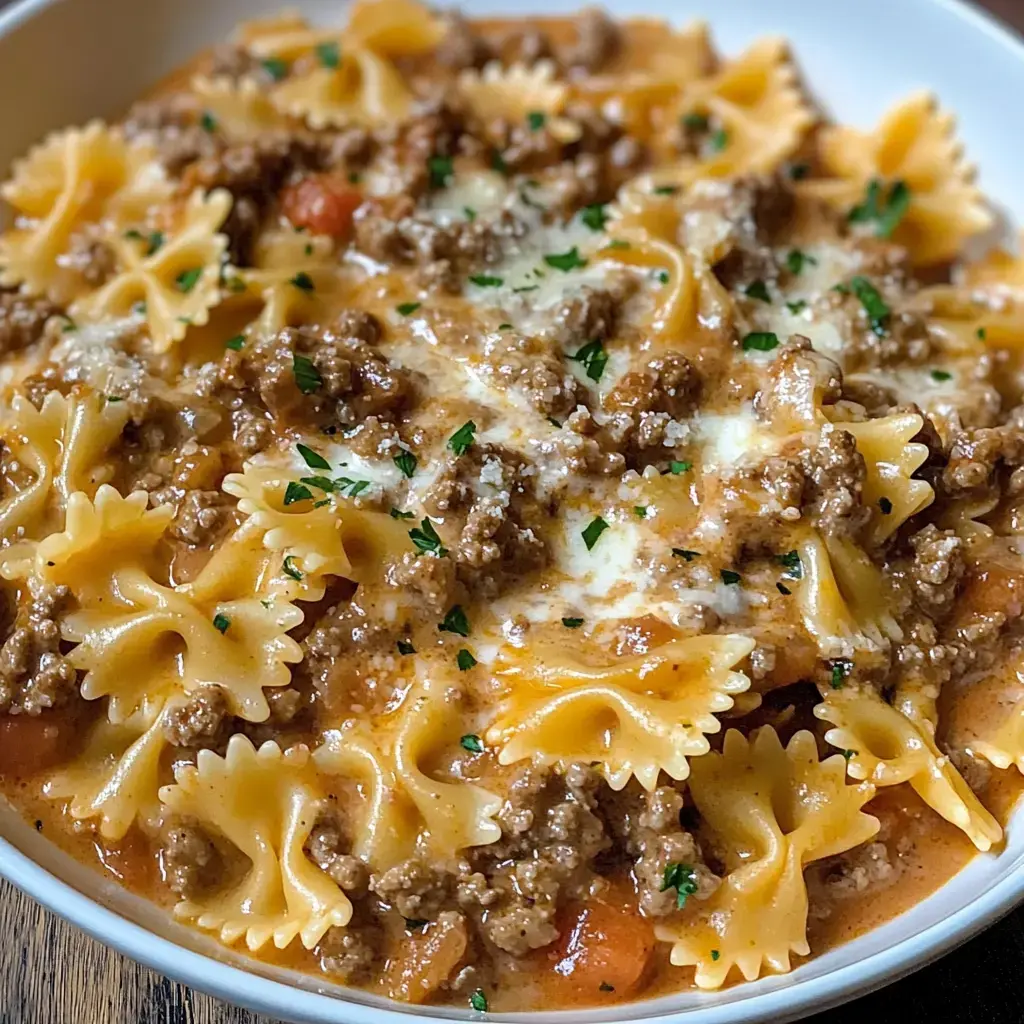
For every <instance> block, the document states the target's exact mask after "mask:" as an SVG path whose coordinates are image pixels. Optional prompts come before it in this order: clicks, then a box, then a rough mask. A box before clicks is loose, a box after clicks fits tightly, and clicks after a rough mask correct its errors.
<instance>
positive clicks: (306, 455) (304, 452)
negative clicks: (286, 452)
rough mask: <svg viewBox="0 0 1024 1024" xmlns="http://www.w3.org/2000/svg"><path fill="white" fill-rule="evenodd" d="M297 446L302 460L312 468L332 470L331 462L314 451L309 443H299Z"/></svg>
mask: <svg viewBox="0 0 1024 1024" xmlns="http://www.w3.org/2000/svg"><path fill="white" fill-rule="evenodd" d="M295 448H296V449H297V451H298V453H299V454H300V455H301V456H302V461H303V462H305V464H306V465H307V466H309V468H310V469H326V470H327V471H328V472H330V470H331V464H330V463H329V462H328V461H327V460H326V459H325V458H324V457H323V456H322V455H321V454H320V453H319V452H315V451H313V449H312V448H310V447H309V445H305V444H297V445H296V446H295Z"/></svg>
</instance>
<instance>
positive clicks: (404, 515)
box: [391, 507, 416, 519]
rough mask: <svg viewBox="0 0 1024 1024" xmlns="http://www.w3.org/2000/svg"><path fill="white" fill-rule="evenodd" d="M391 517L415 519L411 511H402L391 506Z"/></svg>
mask: <svg viewBox="0 0 1024 1024" xmlns="http://www.w3.org/2000/svg"><path fill="white" fill-rule="evenodd" d="M391 518H392V519H415V518H416V517H415V516H414V515H413V514H412V513H411V512H403V511H402V510H401V509H397V508H394V507H392V509H391Z"/></svg>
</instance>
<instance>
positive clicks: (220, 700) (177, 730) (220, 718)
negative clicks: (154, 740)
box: [163, 686, 232, 750]
mask: <svg viewBox="0 0 1024 1024" xmlns="http://www.w3.org/2000/svg"><path fill="white" fill-rule="evenodd" d="M231 721H232V718H231V715H230V714H229V710H228V701H227V698H226V697H225V695H224V691H223V690H222V689H221V688H220V687H219V686H201V687H199V689H197V690H194V691H193V692H192V693H191V694H189V697H188V700H186V701H185V703H183V704H179V705H177V706H176V707H172V708H171V709H170V710H169V711H168V712H167V715H166V716H165V717H164V722H163V732H164V736H165V737H166V739H167V742H168V743H170V744H172V745H173V746H175V747H189V748H191V749H193V750H196V749H203V748H210V747H218V746H220V745H221V744H222V743H224V742H225V740H226V738H227V736H226V733H227V732H228V731H229V730H230V726H231Z"/></svg>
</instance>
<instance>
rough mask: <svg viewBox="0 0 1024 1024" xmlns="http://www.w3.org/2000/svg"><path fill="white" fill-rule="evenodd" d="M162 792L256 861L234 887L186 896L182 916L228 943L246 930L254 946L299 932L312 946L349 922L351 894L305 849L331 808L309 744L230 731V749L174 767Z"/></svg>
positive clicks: (178, 910)
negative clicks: (286, 746) (284, 746)
mask: <svg viewBox="0 0 1024 1024" xmlns="http://www.w3.org/2000/svg"><path fill="white" fill-rule="evenodd" d="M160 800H161V802H162V803H163V805H164V807H165V808H166V809H167V810H169V811H171V812H173V813H174V814H178V815H181V816H183V817H186V818H188V819H190V820H192V821H195V822H198V823H199V824H200V825H201V826H202V827H203V828H205V829H206V830H208V831H209V832H211V833H213V834H214V835H217V836H220V837H222V838H223V839H225V840H227V841H228V842H229V843H231V845H232V846H234V847H235V848H236V849H237V850H238V851H239V852H240V853H242V854H244V855H245V856H246V857H247V858H248V859H249V862H250V866H249V869H248V870H247V871H246V873H245V876H244V877H243V878H242V879H241V881H239V882H238V883H237V884H235V885H233V886H231V887H230V888H227V889H226V890H224V889H221V890H215V891H214V892H212V893H210V894H209V895H204V896H202V897H198V898H195V899H191V900H190V899H185V900H182V901H181V902H180V903H178V904H177V905H176V906H175V908H174V914H175V916H176V917H178V918H182V919H185V920H189V921H195V923H196V924H197V925H198V926H199V927H200V928H204V929H206V930H208V931H214V932H217V934H218V935H219V936H220V939H221V941H222V942H225V943H229V944H230V943H234V942H237V941H238V940H239V939H241V938H243V937H244V939H245V942H246V945H247V946H248V948H249V949H250V950H253V951H255V950H258V949H260V948H261V947H263V946H265V945H266V944H267V943H268V942H270V941H273V943H274V945H275V946H277V947H278V949H284V948H285V947H286V946H288V945H289V944H290V943H291V942H292V941H293V940H294V939H295V938H296V937H298V938H299V939H300V941H301V942H302V945H303V946H305V947H306V949H312V948H313V947H314V946H315V945H316V944H317V943H318V942H319V941H320V939H321V938H323V936H324V933H325V932H326V931H327V930H328V928H332V927H344V926H345V925H346V924H348V922H349V920H350V919H351V917H352V904H351V903H350V902H349V899H348V897H347V896H346V895H345V893H344V892H343V891H342V890H341V888H340V887H339V886H338V884H337V883H336V882H335V881H334V880H333V879H332V878H331V877H330V876H329V875H328V874H327V873H326V872H324V871H322V870H321V869H320V868H319V867H318V866H317V865H316V864H314V863H313V861H312V860H310V858H309V855H308V854H307V853H306V851H305V849H304V844H305V842H306V840H307V839H308V838H309V836H310V833H311V832H312V830H313V826H314V825H315V824H316V820H317V818H318V816H319V815H320V813H321V812H322V811H324V810H326V809H327V808H328V801H327V799H326V795H325V794H324V792H323V790H322V788H321V787H320V786H319V785H318V780H317V777H316V773H315V771H313V769H312V764H311V761H310V758H309V752H308V750H307V749H306V748H305V747H295V748H292V749H291V750H288V751H287V752H284V753H282V751H281V748H280V747H279V746H278V745H277V744H276V743H273V742H267V743H264V744H263V746H261V747H260V748H259V749H258V750H256V749H254V747H253V745H252V743H250V742H249V740H248V739H247V738H246V737H244V736H241V735H236V736H232V737H231V739H230V740H229V741H228V747H227V752H226V753H225V755H224V757H220V756H218V755H217V754H215V753H214V752H213V751H212V750H201V751H200V752H199V754H198V756H197V758H196V764H195V766H194V767H193V766H192V765H184V766H182V767H179V768H177V769H176V770H175V783H174V785H171V786H164V787H163V788H162V789H161V790H160Z"/></svg>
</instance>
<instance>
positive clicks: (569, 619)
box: [562, 615, 583, 629]
mask: <svg viewBox="0 0 1024 1024" xmlns="http://www.w3.org/2000/svg"><path fill="white" fill-rule="evenodd" d="M562 625H563V626H565V628H566V629H579V628H580V626H582V625H583V620H582V619H577V618H575V617H573V616H571V615H563V616H562Z"/></svg>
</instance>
